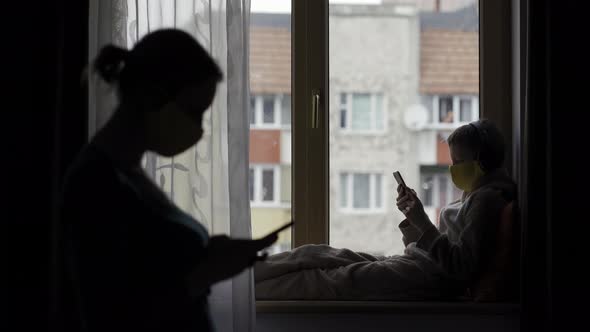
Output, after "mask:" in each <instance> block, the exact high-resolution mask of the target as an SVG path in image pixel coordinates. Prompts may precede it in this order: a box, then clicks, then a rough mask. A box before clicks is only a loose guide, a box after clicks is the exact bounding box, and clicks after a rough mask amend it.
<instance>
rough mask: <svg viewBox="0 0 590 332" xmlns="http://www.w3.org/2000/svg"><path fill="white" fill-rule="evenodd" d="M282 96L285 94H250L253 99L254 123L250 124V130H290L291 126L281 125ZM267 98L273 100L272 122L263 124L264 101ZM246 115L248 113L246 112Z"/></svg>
mask: <svg viewBox="0 0 590 332" xmlns="http://www.w3.org/2000/svg"><path fill="white" fill-rule="evenodd" d="M284 96H286V94H270V93H265V94H252V95H251V96H250V97H251V98H254V123H250V129H263V130H264V129H273V130H274V129H282V130H290V129H291V125H289V124H283V123H282V122H283V121H282V115H283V98H284ZM269 97H272V98H273V100H274V106H273V112H274V122H273V123H264V99H265V98H269ZM248 107H250V104H248ZM248 114H250V113H249V112H248Z"/></svg>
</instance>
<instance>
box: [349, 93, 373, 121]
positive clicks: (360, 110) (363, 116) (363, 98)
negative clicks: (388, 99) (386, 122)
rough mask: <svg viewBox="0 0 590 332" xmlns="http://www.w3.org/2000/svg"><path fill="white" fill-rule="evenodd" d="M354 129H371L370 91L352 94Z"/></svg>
mask: <svg viewBox="0 0 590 332" xmlns="http://www.w3.org/2000/svg"><path fill="white" fill-rule="evenodd" d="M352 129H353V130H369V129H371V95H369V94H368V93H355V94H353V95H352Z"/></svg>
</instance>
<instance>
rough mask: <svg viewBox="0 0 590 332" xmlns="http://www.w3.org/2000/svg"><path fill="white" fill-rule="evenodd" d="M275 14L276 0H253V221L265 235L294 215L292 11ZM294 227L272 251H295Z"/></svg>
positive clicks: (255, 229)
mask: <svg viewBox="0 0 590 332" xmlns="http://www.w3.org/2000/svg"><path fill="white" fill-rule="evenodd" d="M279 2H281V3H280V4H278V5H285V6H284V11H283V12H282V13H269V12H267V11H266V10H264V6H270V5H271V2H270V1H262V0H252V1H250V2H249V3H250V4H251V10H252V12H251V14H250V31H249V43H250V56H249V59H248V61H249V79H250V97H251V102H250V112H249V114H250V143H249V149H250V151H249V159H250V184H249V190H250V220H251V230H252V238H261V237H263V236H265V235H267V234H268V233H270V232H271V231H273V230H275V229H277V228H279V227H280V226H282V225H283V224H285V223H287V222H289V221H290V220H291V219H293V217H292V214H291V196H292V191H293V188H292V181H291V177H292V169H291V154H292V153H291V147H292V144H291V142H292V140H291V123H292V114H291V94H292V93H291V13H290V4H289V3H288V2H284V1H273V3H274V4H275V5H276V4H277V3H279ZM291 244H292V232H291V230H285V231H283V232H281V233H280V234H279V239H278V241H277V242H276V243H275V244H274V245H273V246H272V247H270V248H268V249H267V250H266V251H268V253H269V254H276V253H279V252H282V251H286V250H290V249H291Z"/></svg>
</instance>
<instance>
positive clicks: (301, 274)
mask: <svg viewBox="0 0 590 332" xmlns="http://www.w3.org/2000/svg"><path fill="white" fill-rule="evenodd" d="M448 143H449V147H450V153H451V159H452V161H453V165H452V166H451V167H450V171H451V176H452V179H453V182H454V183H455V185H456V186H457V187H458V188H460V189H462V190H463V195H462V197H461V199H460V200H457V201H455V202H453V203H451V204H449V205H448V206H446V207H444V208H443V209H442V210H441V212H440V227H439V228H436V227H435V226H434V224H433V223H432V222H431V221H430V219H429V218H428V216H427V214H426V213H425V212H424V208H423V206H422V203H421V202H420V199H419V198H418V197H417V195H416V192H415V191H414V190H413V189H411V188H405V189H404V188H403V187H401V186H400V187H398V189H397V191H398V197H397V201H396V203H397V206H398V208H399V210H400V211H402V213H404V215H405V216H406V219H405V220H404V221H402V222H401V224H400V225H399V227H400V229H401V231H402V234H403V242H404V244H405V245H406V248H405V250H404V254H403V255H394V256H389V257H383V256H373V255H369V254H366V253H362V252H354V251H351V250H348V249H336V248H332V247H330V246H328V245H304V246H301V247H299V248H296V249H294V250H292V251H289V252H284V253H280V254H277V255H273V256H270V257H269V258H268V259H267V260H266V261H265V262H259V263H257V265H256V266H255V278H256V298H257V299H258V300H271V299H272V300H278V299H291V300H293V299H300V300H305V299H325V300H426V299H429V300H433V299H450V298H451V299H452V298H457V297H460V296H462V295H465V294H466V291H467V290H468V289H469V288H470V287H472V286H473V285H474V284H475V283H476V282H477V279H478V278H481V276H482V272H485V271H486V270H489V266H490V261H492V260H493V259H494V257H493V256H494V254H496V253H497V252H498V248H499V246H498V245H499V244H498V241H497V235H498V229H499V226H498V225H499V222H500V219H501V215H502V212H503V210H504V208H505V207H506V206H507V205H508V204H509V203H510V202H511V201H514V200H515V198H516V185H515V183H514V181H513V180H512V179H511V178H510V177H509V176H508V173H507V171H506V170H505V169H504V168H502V164H503V161H504V142H503V138H502V135H501V133H500V131H499V130H498V129H497V128H496V126H494V125H493V124H492V123H491V122H490V121H487V120H480V121H476V122H473V123H470V124H468V125H464V126H462V127H459V128H458V129H456V130H455V131H454V132H453V133H452V134H451V135H450V136H449V138H448ZM500 245H501V244H500ZM496 258H497V257H496ZM488 272H489V271H488Z"/></svg>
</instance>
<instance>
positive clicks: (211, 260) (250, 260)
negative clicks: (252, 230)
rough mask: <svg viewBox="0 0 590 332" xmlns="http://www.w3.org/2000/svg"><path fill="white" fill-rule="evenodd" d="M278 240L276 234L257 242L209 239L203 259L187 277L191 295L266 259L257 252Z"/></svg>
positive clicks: (224, 238) (221, 238)
mask: <svg viewBox="0 0 590 332" xmlns="http://www.w3.org/2000/svg"><path fill="white" fill-rule="evenodd" d="M277 239H278V236H277V234H270V235H268V236H266V237H264V238H262V239H258V240H245V239H232V238H229V237H228V236H226V235H217V236H212V237H211V238H210V239H209V244H208V246H207V248H206V254H205V256H204V257H203V259H202V261H201V262H199V264H198V265H197V266H196V267H195V268H194V269H193V271H191V273H190V274H189V276H188V283H189V287H190V288H191V290H192V292H193V293H196V294H200V293H201V292H202V291H204V290H205V289H206V288H208V287H209V286H211V285H212V284H214V283H217V282H219V281H222V280H225V279H228V278H231V277H233V276H235V275H237V274H238V273H240V272H242V271H243V270H245V269H246V268H248V267H251V266H252V265H254V263H255V262H256V261H259V260H264V259H266V256H267V255H266V254H264V255H262V256H258V252H259V251H261V250H263V249H264V248H266V247H268V246H270V245H272V244H273V243H274V242H276V241H277Z"/></svg>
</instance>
